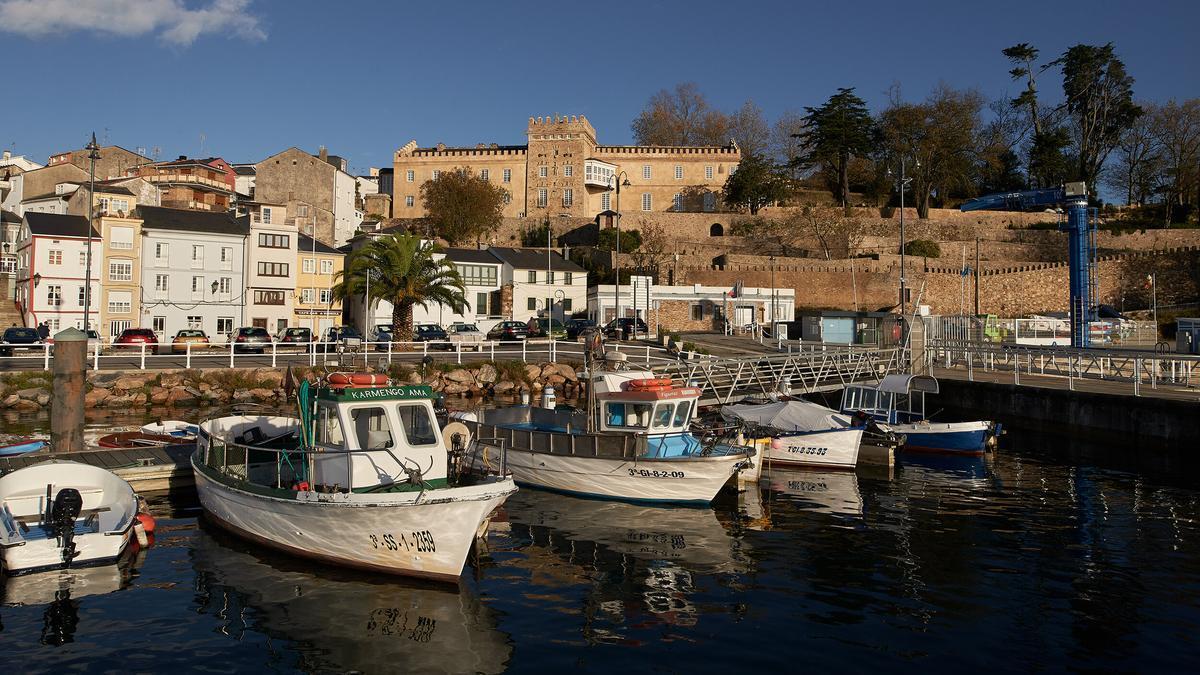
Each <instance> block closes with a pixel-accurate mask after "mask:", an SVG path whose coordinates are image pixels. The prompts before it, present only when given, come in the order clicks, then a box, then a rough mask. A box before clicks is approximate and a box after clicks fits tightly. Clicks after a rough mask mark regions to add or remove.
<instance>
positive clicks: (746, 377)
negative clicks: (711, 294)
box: [655, 345, 907, 405]
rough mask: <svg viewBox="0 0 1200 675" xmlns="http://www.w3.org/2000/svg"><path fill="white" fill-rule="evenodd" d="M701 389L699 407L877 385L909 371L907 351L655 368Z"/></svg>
mask: <svg viewBox="0 0 1200 675" xmlns="http://www.w3.org/2000/svg"><path fill="white" fill-rule="evenodd" d="M655 371H656V372H659V373H661V374H663V375H670V376H671V377H672V378H673V379H674V380H675V381H676V382H686V383H688V384H690V385H692V386H695V387H699V388H700V390H701V392H702V393H701V396H700V403H701V405H715V404H726V403H734V402H737V401H740V400H742V399H745V398H747V397H751V396H763V395H768V394H773V393H787V394H811V393H817V392H826V391H835V390H838V389H842V388H843V387H845V386H846V385H848V384H855V383H862V382H868V383H870V382H877V381H879V380H881V379H882V378H883V377H884V376H885V375H889V374H893V373H899V372H907V358H906V350H904V349H901V348H898V347H893V348H885V349H880V348H871V347H848V346H842V345H812V346H811V348H806V349H797V350H794V351H792V352H790V353H787V354H778V355H762V356H747V357H739V358H712V357H700V358H689V359H685V360H680V361H678V362H676V363H671V364H666V365H663V366H659V367H656V368H655Z"/></svg>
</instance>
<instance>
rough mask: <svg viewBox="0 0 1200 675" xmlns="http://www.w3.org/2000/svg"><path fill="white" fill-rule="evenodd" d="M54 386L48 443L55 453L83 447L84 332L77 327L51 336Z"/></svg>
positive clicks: (85, 354) (85, 350) (85, 349)
mask: <svg viewBox="0 0 1200 675" xmlns="http://www.w3.org/2000/svg"><path fill="white" fill-rule="evenodd" d="M52 361H53V364H52V365H53V366H54V370H53V373H54V389H53V393H52V395H51V397H50V445H51V447H53V449H54V450H55V451H56V452H80V451H82V450H83V395H84V382H85V380H86V378H85V377H84V372H85V369H86V367H87V334H86V333H84V332H83V331H81V330H79V329H77V328H68V329H66V330H63V331H59V333H58V334H57V335H55V336H54V359H53V360H52Z"/></svg>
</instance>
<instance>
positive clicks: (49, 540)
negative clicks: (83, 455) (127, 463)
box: [0, 460, 138, 576]
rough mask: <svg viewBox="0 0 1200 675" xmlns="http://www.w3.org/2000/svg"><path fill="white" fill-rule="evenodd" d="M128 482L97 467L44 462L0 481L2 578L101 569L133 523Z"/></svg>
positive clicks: (134, 511)
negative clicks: (55, 571) (100, 566)
mask: <svg viewBox="0 0 1200 675" xmlns="http://www.w3.org/2000/svg"><path fill="white" fill-rule="evenodd" d="M137 513H138V501H137V495H136V494H135V493H134V491H133V488H132V487H130V485H129V483H127V482H125V481H124V480H122V479H121V478H120V477H119V476H117V475H116V474H113V473H112V472H109V471H106V470H104V469H101V468H99V467H95V466H89V465H87V464H81V463H79V462H69V461H62V460H49V461H46V462H41V463H39V464H34V465H32V466H28V467H25V468H24V469H19V470H17V471H14V472H12V473H10V474H7V475H5V476H4V477H3V478H0V555H2V556H3V558H2V562H3V567H4V573H5V574H8V575H10V576H11V575H17V574H28V573H31V572H40V571H44V570H53V569H65V568H72V567H86V566H95V565H106V564H109V563H112V562H116V560H117V559H118V558H119V557H120V556H121V554H122V552H124V550H125V548H126V547H127V546H128V545H129V539H130V536H131V534H132V532H133V528H134V524H135V523H136V522H137Z"/></svg>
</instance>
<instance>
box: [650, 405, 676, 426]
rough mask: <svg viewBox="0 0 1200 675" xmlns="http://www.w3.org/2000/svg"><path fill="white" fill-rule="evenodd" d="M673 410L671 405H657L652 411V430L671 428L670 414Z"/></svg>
mask: <svg viewBox="0 0 1200 675" xmlns="http://www.w3.org/2000/svg"><path fill="white" fill-rule="evenodd" d="M674 410H675V404H673V403H659V404H658V408H656V409H655V410H654V428H655V429H665V428H667V427H669V426H671V413H672V412H674Z"/></svg>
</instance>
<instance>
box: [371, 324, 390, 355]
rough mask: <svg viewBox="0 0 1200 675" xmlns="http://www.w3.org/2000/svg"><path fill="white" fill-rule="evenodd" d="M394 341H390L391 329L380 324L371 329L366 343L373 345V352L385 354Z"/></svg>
mask: <svg viewBox="0 0 1200 675" xmlns="http://www.w3.org/2000/svg"><path fill="white" fill-rule="evenodd" d="M394 341H395V340H393V339H392V327H391V326H388V325H384V324H380V325H378V326H375V327H374V328H372V329H371V335H370V337H369V339H368V340H367V342H374V343H375V351H377V352H385V351H387V350H388V348H389V346H390V345H391V343H392V342H394Z"/></svg>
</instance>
